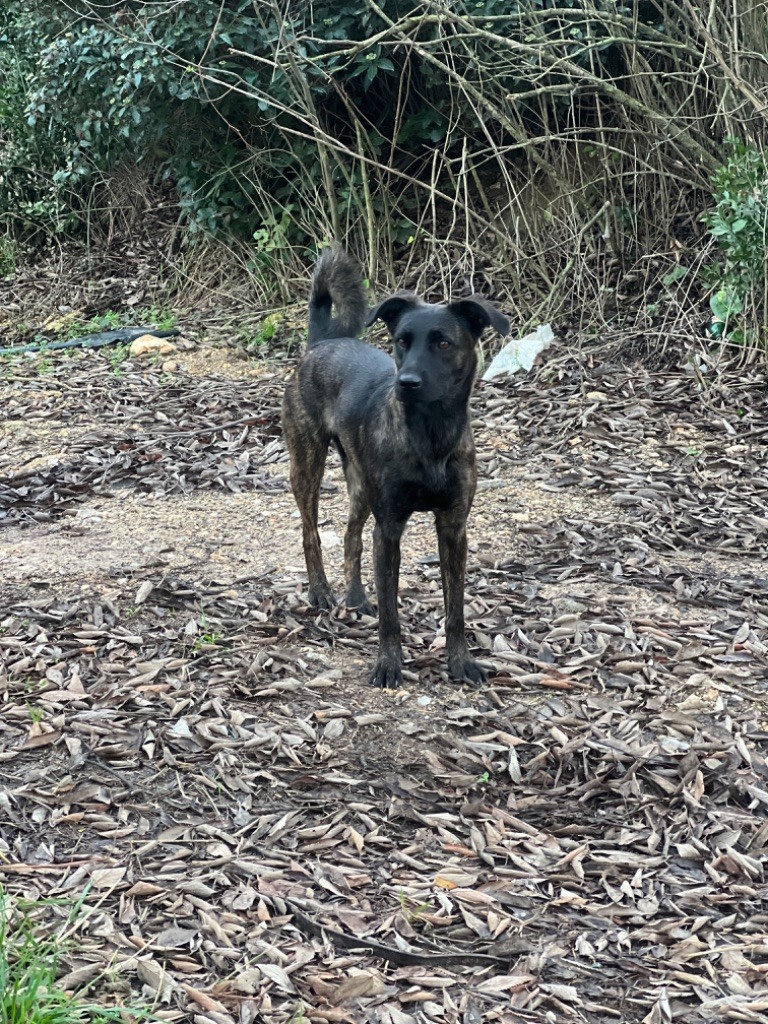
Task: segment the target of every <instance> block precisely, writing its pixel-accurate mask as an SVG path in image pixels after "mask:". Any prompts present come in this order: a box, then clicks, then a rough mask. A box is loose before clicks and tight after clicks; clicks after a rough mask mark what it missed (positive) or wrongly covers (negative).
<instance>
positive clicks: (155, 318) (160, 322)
mask: <svg viewBox="0 0 768 1024" xmlns="http://www.w3.org/2000/svg"><path fill="white" fill-rule="evenodd" d="M136 317H137V320H136V322H137V323H140V322H141V321H146V323H148V324H152V325H153V326H154V328H155V330H158V331H171V330H173V328H174V327H175V326H176V325H177V324H178V322H179V318H178V317H177V316H176V314H175V313H174V312H173V311H172V310H170V309H168V308H167V307H166V306H149V307H148V308H147V309H145V310H139V312H138V313H137V314H136Z"/></svg>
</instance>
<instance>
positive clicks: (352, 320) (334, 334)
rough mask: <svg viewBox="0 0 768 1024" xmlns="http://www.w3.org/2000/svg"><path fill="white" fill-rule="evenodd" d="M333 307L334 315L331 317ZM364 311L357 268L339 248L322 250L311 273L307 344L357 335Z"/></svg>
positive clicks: (360, 276) (363, 294) (349, 257)
mask: <svg viewBox="0 0 768 1024" xmlns="http://www.w3.org/2000/svg"><path fill="white" fill-rule="evenodd" d="M334 306H335V312H336V315H335V316H331V309H332V307H334ZM367 313H368V303H367V301H366V298H365V291H364V290H363V282H362V274H361V272H360V267H359V266H358V265H357V263H356V261H355V260H353V259H352V257H351V256H348V255H347V254H346V253H345V252H344V250H343V249H342V248H340V247H335V248H333V249H325V250H324V251H323V252H322V253H321V254H320V258H319V259H318V261H317V263H316V265H315V272H314V274H313V275H312V291H311V292H310V295H309V333H308V337H307V345H308V347H309V348H312V347H313V346H314V345H316V344H317V343H318V342H319V341H325V340H327V339H331V338H356V337H357V336H358V335H359V334H360V332H361V331H362V329H363V326H364V324H365V318H366V316H367Z"/></svg>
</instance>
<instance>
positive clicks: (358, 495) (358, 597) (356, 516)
mask: <svg viewBox="0 0 768 1024" xmlns="http://www.w3.org/2000/svg"><path fill="white" fill-rule="evenodd" d="M343 462H344V475H345V477H346V479H347V492H348V493H349V520H348V522H347V532H346V533H345V535H344V574H345V576H346V580H347V597H346V605H347V607H348V608H356V609H357V610H358V611H360V612H363V614H365V615H374V614H375V612H374V610H373V608H372V607H371V604H370V602H369V601H368V598H367V597H366V594H365V588H364V587H363V581H362V579H361V577H360V559H361V557H362V554H363V527H364V526H365V524H366V523H367V521H368V518H369V516H370V514H371V506H370V505H369V504H368V499H367V497H366V495H365V485H364V484H363V481H362V479H361V478H360V473H359V472H358V470H357V469H356V468H355V467H354V466H353V465H351V464H350V463H349V462H348V460H347V459H346V458H344V459H343Z"/></svg>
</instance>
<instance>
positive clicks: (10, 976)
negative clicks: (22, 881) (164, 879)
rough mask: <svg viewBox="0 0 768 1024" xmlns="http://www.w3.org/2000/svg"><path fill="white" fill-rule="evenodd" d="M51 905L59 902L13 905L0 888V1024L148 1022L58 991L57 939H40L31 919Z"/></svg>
mask: <svg viewBox="0 0 768 1024" xmlns="http://www.w3.org/2000/svg"><path fill="white" fill-rule="evenodd" d="M54 903H61V901H53V900H50V901H45V900H40V901H38V902H36V903H32V902H30V901H26V900H13V899H12V898H11V897H10V896H9V895H8V894H7V893H5V892H4V891H3V889H1V888H0V1024H111V1022H113V1021H114V1022H118V1021H120V1022H123V1024H127V1022H129V1021H134V1022H135V1021H139V1020H142V1021H145V1020H150V1019H151V1018H150V1015H149V1014H148V1013H147V1012H146V1011H144V1010H126V1009H125V1008H124V1007H102V1006H96V1005H93V1004H88V1003H82V1002H80V1001H78V1000H77V999H76V998H75V997H74V996H71V995H68V994H67V993H66V992H64V991H63V990H62V989H60V988H58V987H57V985H56V977H57V974H58V955H59V946H60V938H61V937H60V936H58V935H53V936H49V937H44V936H41V935H40V934H39V931H38V930H36V929H35V927H34V924H33V920H32V916H31V915H32V914H33V913H34V912H35V911H36V910H37V909H39V908H41V907H44V906H51V905H53V904H54ZM76 909H79V908H76Z"/></svg>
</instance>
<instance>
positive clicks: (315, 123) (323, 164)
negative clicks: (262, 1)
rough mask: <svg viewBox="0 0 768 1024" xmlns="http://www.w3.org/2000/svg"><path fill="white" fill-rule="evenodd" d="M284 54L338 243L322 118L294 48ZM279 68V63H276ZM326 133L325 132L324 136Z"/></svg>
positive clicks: (338, 226)
mask: <svg viewBox="0 0 768 1024" xmlns="http://www.w3.org/2000/svg"><path fill="white" fill-rule="evenodd" d="M272 6H273V10H274V14H275V19H276V21H277V23H278V25H279V24H281V22H282V13H281V12H280V9H279V8H278V7H277V5H276V4H274V3H273V5H272ZM283 50H284V53H285V54H286V56H287V58H288V61H289V63H290V66H291V71H292V72H293V76H294V80H295V81H297V82H298V85H299V89H300V91H301V96H302V99H303V101H304V107H305V110H306V120H305V123H309V124H311V125H312V127H313V129H314V134H315V145H316V146H317V155H318V158H319V160H320V169H321V171H322V175H323V184H324V185H325V191H326V195H327V201H328V205H329V207H330V210H331V224H332V225H333V235H334V238H335V239H336V240H337V241H340V240H341V221H340V219H339V205H338V203H337V202H336V190H335V189H334V187H333V174H332V173H331V168H330V164H329V160H328V151H327V150H326V146H325V143H324V141H323V138H322V137H321V130H320V118H319V117H318V115H317V110H316V108H315V104H314V100H313V99H312V93H311V92H310V89H309V85H308V84H307V79H306V76H305V75H303V74H302V73H301V71H300V69H299V68H298V66H297V64H296V58H295V57H294V55H293V52H292V48H291V47H290V46H284V48H283ZM275 64H276V66H277V61H275ZM324 134H325V133H324V132H323V133H322V135H324Z"/></svg>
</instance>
